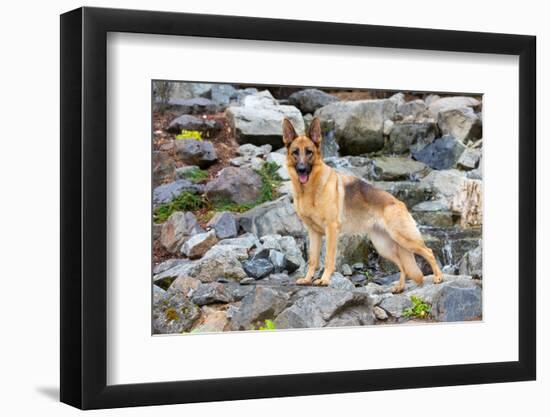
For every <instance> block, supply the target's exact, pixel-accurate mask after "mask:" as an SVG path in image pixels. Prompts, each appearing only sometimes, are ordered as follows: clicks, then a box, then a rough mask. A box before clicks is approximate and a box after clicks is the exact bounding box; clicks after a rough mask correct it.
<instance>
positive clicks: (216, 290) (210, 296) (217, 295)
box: [172, 282, 233, 306]
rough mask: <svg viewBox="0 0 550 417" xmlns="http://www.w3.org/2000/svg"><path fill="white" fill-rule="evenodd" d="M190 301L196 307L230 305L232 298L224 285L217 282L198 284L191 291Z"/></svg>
mask: <svg viewBox="0 0 550 417" xmlns="http://www.w3.org/2000/svg"><path fill="white" fill-rule="evenodd" d="M172 285H173V284H172ZM191 301H192V302H193V303H195V304H196V305H198V306H203V305H206V304H214V303H230V302H231V301H233V297H232V295H231V293H230V292H229V291H228V290H227V288H226V286H225V285H223V284H220V283H218V282H209V283H206V284H200V285H199V286H198V287H197V289H196V290H195V291H193V295H192V296H191Z"/></svg>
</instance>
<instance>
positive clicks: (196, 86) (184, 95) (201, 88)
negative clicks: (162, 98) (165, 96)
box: [169, 82, 212, 99]
mask: <svg viewBox="0 0 550 417" xmlns="http://www.w3.org/2000/svg"><path fill="white" fill-rule="evenodd" d="M169 84H171V94H170V97H171V98H175V99H188V98H194V97H201V96H204V95H207V94H208V93H209V92H210V90H211V89H212V84H208V83H182V82H171V83H169Z"/></svg>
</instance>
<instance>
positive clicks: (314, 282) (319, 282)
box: [313, 278, 330, 287]
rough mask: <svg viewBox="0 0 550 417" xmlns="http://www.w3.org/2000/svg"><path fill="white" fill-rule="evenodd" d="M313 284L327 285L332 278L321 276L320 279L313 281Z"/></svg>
mask: <svg viewBox="0 0 550 417" xmlns="http://www.w3.org/2000/svg"><path fill="white" fill-rule="evenodd" d="M313 284H314V285H318V286H323V287H326V286H328V285H329V284H330V279H323V278H319V279H316V280H315V281H313Z"/></svg>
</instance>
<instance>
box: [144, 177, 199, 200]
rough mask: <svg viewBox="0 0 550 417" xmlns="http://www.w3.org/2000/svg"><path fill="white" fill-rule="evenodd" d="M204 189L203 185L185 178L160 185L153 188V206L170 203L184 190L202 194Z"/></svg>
mask: <svg viewBox="0 0 550 417" xmlns="http://www.w3.org/2000/svg"><path fill="white" fill-rule="evenodd" d="M203 189H204V187H203V186H202V185H200V184H195V183H192V182H191V181H188V180H183V179H182V180H176V181H173V182H170V183H168V184H162V185H159V186H158V187H155V188H154V189H153V206H158V205H159V204H166V203H169V202H170V201H172V200H173V199H174V198H176V197H178V196H179V195H180V194H182V193H184V192H190V193H192V194H200V193H202V192H203Z"/></svg>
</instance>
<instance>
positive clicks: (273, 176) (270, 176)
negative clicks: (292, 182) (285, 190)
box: [256, 162, 283, 204]
mask: <svg viewBox="0 0 550 417" xmlns="http://www.w3.org/2000/svg"><path fill="white" fill-rule="evenodd" d="M278 170H279V165H277V163H275V162H266V163H264V164H263V165H262V166H261V168H260V169H258V170H256V172H257V173H258V174H259V175H260V177H261V179H262V188H261V190H260V198H259V202H258V203H257V204H261V203H265V202H266V201H271V200H274V199H275V197H276V196H277V187H279V186H280V185H281V182H282V181H283V179H282V178H281V176H280V175H279V174H278V173H277V171H278Z"/></svg>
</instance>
